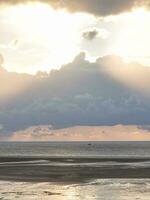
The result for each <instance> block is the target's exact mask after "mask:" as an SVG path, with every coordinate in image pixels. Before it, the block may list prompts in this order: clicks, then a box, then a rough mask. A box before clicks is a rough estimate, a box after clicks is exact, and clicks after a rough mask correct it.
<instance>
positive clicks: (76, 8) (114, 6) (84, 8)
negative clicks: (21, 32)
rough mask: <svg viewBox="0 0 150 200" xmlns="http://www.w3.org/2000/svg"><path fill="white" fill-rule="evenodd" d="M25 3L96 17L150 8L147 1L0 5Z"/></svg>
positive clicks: (7, 1)
mask: <svg viewBox="0 0 150 200" xmlns="http://www.w3.org/2000/svg"><path fill="white" fill-rule="evenodd" d="M27 2H42V3H48V4H50V5H51V6H53V7H54V8H66V9H67V10H69V11H70V12H87V13H91V14H93V15H97V16H107V15H115V14H119V13H122V12H125V11H130V10H132V9H133V8H134V7H136V6H143V5H144V6H147V7H149V6H150V3H149V0H21V1H20V0H1V1H0V4H18V3H27Z"/></svg>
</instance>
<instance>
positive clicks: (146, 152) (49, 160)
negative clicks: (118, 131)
mask: <svg viewBox="0 0 150 200" xmlns="http://www.w3.org/2000/svg"><path fill="white" fill-rule="evenodd" d="M22 158H23V159H22ZM122 170H123V171H122ZM134 171H136V173H135V172H134ZM111 172H112V173H114V174H111ZM121 173H122V175H123V176H124V175H125V177H124V178H120V177H119V176H120V174H121ZM132 173H134V176H133V178H131V177H132ZM104 174H105V175H106V178H104V177H105V176H104V177H103V175H104ZM108 174H109V176H110V178H108V177H107V175H108ZM129 174H130V176H131V177H129V178H128V175H129ZM111 175H115V178H112V177H111ZM138 176H141V177H140V178H138ZM100 177H101V178H100ZM0 199H3V200H8V199H9V200H17V199H18V200H30V199H32V200H48V199H51V200H82V199H84V200H149V199H150V142H0Z"/></svg>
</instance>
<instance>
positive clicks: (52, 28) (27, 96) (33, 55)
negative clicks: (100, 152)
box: [0, 0, 150, 140]
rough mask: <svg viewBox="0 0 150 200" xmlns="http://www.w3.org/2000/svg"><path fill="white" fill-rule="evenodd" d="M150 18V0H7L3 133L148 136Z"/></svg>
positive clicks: (1, 49) (2, 32)
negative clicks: (93, 131) (116, 131)
mask: <svg viewBox="0 0 150 200" xmlns="http://www.w3.org/2000/svg"><path fill="white" fill-rule="evenodd" d="M149 21H150V3H149V0H132V1H129V0H121V1H120V0H82V1H81V0H22V1H20V0H1V1H0V27H1V28H0V85H1V89H0V138H4V139H10V140H14V139H15V140H19V139H22V140H25V139H26V138H27V140H28V139H35V140H38V139H39V140H41V139H42V140H43V135H42V137H41V136H40V133H41V131H37V130H41V129H42V134H43V130H44V136H45V137H44V138H45V139H53V140H55V139H56V138H58V136H59V139H62V140H64V139H65V140H67V138H66V134H65V133H66V132H67V135H68V134H69V132H73V133H74V132H75V131H76V127H80V128H79V130H81V132H83V134H82V133H81V135H78V134H77V136H78V138H76V136H75V135H74V134H71V133H70V134H71V135H68V138H69V139H73V140H74V139H75V140H77V139H81V138H82V139H84V138H86V136H84V132H85V130H87V129H88V130H89V132H90V131H92V130H93V129H90V128H89V127H96V128H97V129H96V130H97V135H96V134H95V135H94V138H95V140H96V139H97V140H102V139H104V140H105V139H106V140H113V138H115V140H117V138H118V140H121V138H122V140H130V139H131V140H132V139H134V140H136V139H137V140H139V139H141V140H144V139H145V140H149V136H148V135H147V134H149V128H147V127H149V124H150V123H149V116H150V103H149V100H150V87H149V85H150V54H149V52H150V40H149V35H150V26H149ZM118 124H120V126H121V127H125V128H124V130H125V131H123V132H127V135H126V137H125V136H123V135H122V136H119V134H118V133H116V134H114V131H111V132H112V134H110V136H109V138H108V137H104V132H105V131H106V132H107V131H109V132H110V129H111V128H110V127H112V130H113V129H115V130H116V128H118V132H119V131H120V126H118ZM41 127H42V128H41ZM43 127H44V128H43ZM49 127H51V128H49ZM72 127H74V129H72ZM82 127H85V128H82ZM114 127H115V128H114ZM139 127H140V128H139ZM145 127H146V128H145ZM103 128H104V129H105V130H104V132H103ZM52 130H53V133H51V131H52ZM59 130H61V132H62V133H63V134H62V135H59V134H58V131H59ZM68 130H69V131H68ZM73 130H74V131H73ZM79 130H78V131H79ZM94 130H95V129H94ZM121 130H122V128H121ZM132 130H134V131H133V132H135V133H134V135H132V134H131V132H132ZM141 130H142V133H143V138H142V135H139V134H140V131H141ZM48 132H49V134H48ZM95 132H96V131H95ZM33 133H36V137H35V134H33ZM21 134H22V135H21ZM123 134H124V133H123ZM136 134H137V135H136ZM47 135H48V136H47ZM52 136H53V137H52ZM64 136H65V137H64ZM88 137H90V133H89V135H88Z"/></svg>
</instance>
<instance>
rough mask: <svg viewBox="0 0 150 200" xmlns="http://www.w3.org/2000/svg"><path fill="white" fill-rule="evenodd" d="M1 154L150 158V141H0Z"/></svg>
mask: <svg viewBox="0 0 150 200" xmlns="http://www.w3.org/2000/svg"><path fill="white" fill-rule="evenodd" d="M0 156H43V157H47V156H48V157H55V156H58V157H78V156H79V157H142V158H143V157H149V158H150V142H0Z"/></svg>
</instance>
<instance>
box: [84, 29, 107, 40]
mask: <svg viewBox="0 0 150 200" xmlns="http://www.w3.org/2000/svg"><path fill="white" fill-rule="evenodd" d="M108 35H109V33H108V32H107V31H106V30H105V29H96V28H95V29H91V30H87V31H84V32H83V34H82V37H83V38H84V39H86V40H90V41H91V40H94V39H95V38H97V37H100V38H102V39H106V38H107V37H108Z"/></svg>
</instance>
